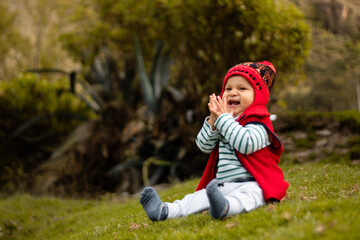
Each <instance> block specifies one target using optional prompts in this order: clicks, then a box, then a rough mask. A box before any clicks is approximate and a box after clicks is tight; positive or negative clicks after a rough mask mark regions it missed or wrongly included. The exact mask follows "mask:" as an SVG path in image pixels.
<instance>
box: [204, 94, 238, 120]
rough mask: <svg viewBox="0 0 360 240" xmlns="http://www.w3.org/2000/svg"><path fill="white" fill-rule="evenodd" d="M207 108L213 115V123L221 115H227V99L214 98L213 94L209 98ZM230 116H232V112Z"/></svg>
mask: <svg viewBox="0 0 360 240" xmlns="http://www.w3.org/2000/svg"><path fill="white" fill-rule="evenodd" d="M208 107H209V111H210V113H211V114H213V115H214V118H215V121H216V119H217V118H218V117H219V116H220V115H221V114H224V113H229V110H228V104H227V99H226V98H224V99H221V98H220V96H215V94H212V95H211V96H210V102H209V103H208ZM231 115H233V113H232V112H231ZM214 123H215V122H214Z"/></svg>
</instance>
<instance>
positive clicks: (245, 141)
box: [215, 113, 270, 155]
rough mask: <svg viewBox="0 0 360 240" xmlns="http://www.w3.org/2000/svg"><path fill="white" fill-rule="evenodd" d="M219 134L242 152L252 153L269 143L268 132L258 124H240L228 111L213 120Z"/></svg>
mask: <svg viewBox="0 0 360 240" xmlns="http://www.w3.org/2000/svg"><path fill="white" fill-rule="evenodd" d="M215 126H216V128H217V129H218V130H219V132H220V134H221V135H222V136H223V137H224V138H225V139H226V140H227V141H229V144H230V145H231V146H232V147H233V148H235V149H236V150H238V151H239V152H240V153H242V154H245V155H247V154H251V153H254V152H256V151H258V150H260V149H262V148H264V147H266V146H268V145H270V141H269V134H268V133H267V131H266V130H265V128H264V127H263V126H262V125H260V124H248V125H246V126H245V127H243V126H241V125H240V124H239V123H238V122H236V121H235V119H234V118H233V117H232V116H231V114H229V113H225V114H222V115H221V116H220V117H219V118H218V119H217V120H216V122H215Z"/></svg>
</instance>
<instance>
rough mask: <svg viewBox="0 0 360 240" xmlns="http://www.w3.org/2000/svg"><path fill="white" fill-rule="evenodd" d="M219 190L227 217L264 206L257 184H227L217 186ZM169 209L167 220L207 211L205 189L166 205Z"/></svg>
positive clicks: (261, 192)
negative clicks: (225, 202)
mask: <svg viewBox="0 0 360 240" xmlns="http://www.w3.org/2000/svg"><path fill="white" fill-rule="evenodd" d="M219 190H220V191H221V192H222V194H223V195H224V197H225V198H226V199H227V200H228V201H229V213H228V215H227V216H231V215H235V214H240V213H243V212H249V211H251V210H253V209H256V208H258V207H261V206H263V205H265V200H264V196H263V191H262V190H261V188H260V187H259V185H258V183H257V182H255V181H253V182H242V183H237V182H229V183H224V184H223V185H220V186H219ZM166 204H167V205H168V208H169V215H168V218H177V217H182V216H187V215H190V214H194V213H198V212H201V211H204V210H208V209H209V207H210V205H209V200H208V197H207V195H206V189H202V190H199V191H197V192H194V193H191V194H188V195H186V196H185V197H184V198H183V199H181V200H176V201H174V202H173V203H168V202H167V203H166Z"/></svg>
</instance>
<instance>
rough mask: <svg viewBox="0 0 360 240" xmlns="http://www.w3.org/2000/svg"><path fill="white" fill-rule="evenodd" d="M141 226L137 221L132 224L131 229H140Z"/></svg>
mask: <svg viewBox="0 0 360 240" xmlns="http://www.w3.org/2000/svg"><path fill="white" fill-rule="evenodd" d="M140 227H141V225H139V224H137V223H131V224H130V229H131V230H138V229H139V228H140Z"/></svg>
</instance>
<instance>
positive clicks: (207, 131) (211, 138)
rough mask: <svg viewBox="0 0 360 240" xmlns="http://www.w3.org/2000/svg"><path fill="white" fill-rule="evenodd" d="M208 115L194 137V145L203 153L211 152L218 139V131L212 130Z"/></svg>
mask: <svg viewBox="0 0 360 240" xmlns="http://www.w3.org/2000/svg"><path fill="white" fill-rule="evenodd" d="M208 119H209V117H207V118H205V121H204V124H203V126H202V128H201V129H200V132H199V133H198V135H197V137H196V140H195V141H196V145H197V146H198V147H199V149H200V150H201V151H202V152H204V153H211V151H212V150H213V149H214V147H215V146H216V144H217V143H218V141H219V137H220V132H219V131H218V130H217V129H216V130H215V131H213V130H212V129H211V126H210V124H209V123H208Z"/></svg>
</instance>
